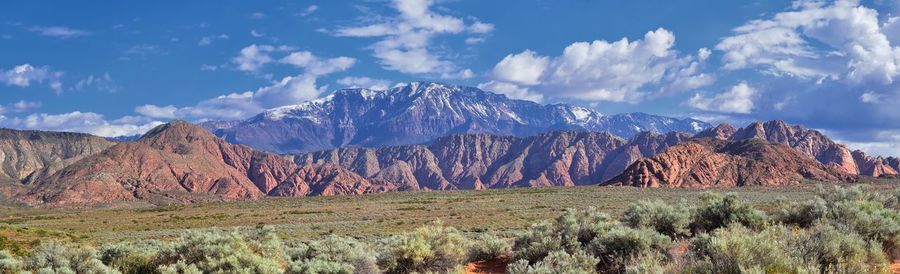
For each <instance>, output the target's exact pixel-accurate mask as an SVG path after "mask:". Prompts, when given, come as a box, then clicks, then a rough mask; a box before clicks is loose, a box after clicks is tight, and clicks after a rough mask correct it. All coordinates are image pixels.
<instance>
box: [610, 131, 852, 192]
mask: <svg viewBox="0 0 900 274" xmlns="http://www.w3.org/2000/svg"><path fill="white" fill-rule="evenodd" d="M807 180H814V181H824V182H849V181H852V180H853V177H851V176H848V175H845V174H844V173H842V172H840V171H837V170H835V169H833V168H830V167H827V166H825V165H822V164H821V163H818V162H816V161H815V160H813V159H811V158H809V157H808V156H806V155H803V154H800V153H799V152H797V151H796V150H794V149H792V148H790V147H788V146H786V145H783V144H775V143H768V142H765V141H761V140H743V141H735V142H729V141H723V140H716V139H699V140H696V141H691V142H687V143H683V144H680V145H677V146H674V147H671V148H669V149H667V150H666V151H664V152H663V153H660V154H658V155H656V156H653V157H651V158H647V159H644V160H640V161H638V162H636V163H635V164H633V165H631V166H630V167H628V169H627V170H625V172H623V173H622V174H621V175H619V176H616V177H615V178H613V179H611V180H609V181H607V182H605V183H604V184H603V185H626V186H637V187H673V188H685V187H688V188H706V187H734V186H748V185H763V186H769V185H795V184H800V183H802V182H804V181H807Z"/></svg>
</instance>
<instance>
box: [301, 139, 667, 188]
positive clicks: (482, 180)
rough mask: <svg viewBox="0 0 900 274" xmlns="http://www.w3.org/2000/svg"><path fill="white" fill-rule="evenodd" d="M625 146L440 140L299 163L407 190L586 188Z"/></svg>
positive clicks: (313, 156)
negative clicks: (331, 166) (606, 161)
mask: <svg viewBox="0 0 900 274" xmlns="http://www.w3.org/2000/svg"><path fill="white" fill-rule="evenodd" d="M650 136H654V137H653V138H655V139H654V140H656V139H659V140H660V141H662V140H665V139H666V138H663V137H655V136H657V135H653V134H651V135H650ZM659 136H662V135H659ZM673 136H674V135H673ZM679 136H680V135H679ZM673 138H674V137H673ZM624 143H625V141H624V140H622V139H621V138H618V137H615V136H613V135H611V134H608V133H599V132H575V131H560V132H550V133H544V134H540V135H537V136H532V137H527V138H519V137H510V136H494V135H488V134H464V135H451V136H447V137H443V138H439V139H438V140H436V141H435V142H434V143H432V144H431V145H429V146H422V145H410V146H396V147H385V148H378V149H371V148H343V149H335V150H327V151H320V152H314V153H307V154H302V155H297V156H296V157H295V161H296V162H297V163H300V164H310V163H330V164H337V165H341V166H343V167H346V168H348V169H350V170H352V171H354V172H356V173H359V174H360V175H362V176H364V177H366V178H369V179H372V180H377V181H387V182H394V183H395V184H396V185H397V186H398V187H400V188H406V189H428V190H444V189H483V188H502V187H511V186H554V185H583V184H592V183H597V182H600V181H601V178H603V176H604V174H603V172H605V170H607V168H606V166H605V164H604V159H606V158H607V157H608V156H609V155H610V153H612V152H613V151H615V150H616V149H617V148H619V147H621V146H622V145H623V144H624ZM655 147H656V145H654V149H655ZM649 150H653V149H649ZM622 169H624V166H623V167H622Z"/></svg>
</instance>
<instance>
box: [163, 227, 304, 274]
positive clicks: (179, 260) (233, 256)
mask: <svg viewBox="0 0 900 274" xmlns="http://www.w3.org/2000/svg"><path fill="white" fill-rule="evenodd" d="M155 260H156V264H157V265H160V269H161V270H162V269H168V268H170V265H173V264H174V265H175V266H171V267H175V268H176V269H178V270H183V271H192V270H193V269H194V268H196V269H198V270H200V271H202V272H203V273H236V272H237V273H259V274H263V273H282V272H283V267H282V266H283V265H286V264H287V262H286V256H285V255H284V254H283V249H282V245H281V242H280V240H278V238H277V236H274V233H271V231H268V230H265V229H260V230H258V231H257V234H256V235H255V236H252V237H244V236H243V235H241V234H240V233H237V232H227V233H201V232H188V233H187V234H185V235H184V236H182V237H181V238H180V239H179V240H178V241H176V242H175V243H174V244H172V245H171V246H170V247H167V248H163V249H162V250H160V252H159V253H158V254H157V258H156V259H155ZM182 265H184V266H182Z"/></svg>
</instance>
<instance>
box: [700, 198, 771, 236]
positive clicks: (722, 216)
mask: <svg viewBox="0 0 900 274" xmlns="http://www.w3.org/2000/svg"><path fill="white" fill-rule="evenodd" d="M691 219H692V220H691V224H690V227H691V230H692V231H694V232H695V233H699V232H710V231H713V230H715V229H717V228H720V227H726V226H728V225H730V224H732V223H738V224H741V225H743V226H746V227H750V228H761V227H762V226H763V224H765V221H766V215H765V214H764V213H762V212H761V211H758V210H755V209H753V208H752V207H750V205H748V204H746V203H744V202H742V201H740V200H739V199H738V197H737V194H734V193H728V194H726V195H722V194H719V193H714V192H704V193H703V194H701V195H700V205H699V206H698V207H697V208H695V209H694V212H693V214H692V216H691Z"/></svg>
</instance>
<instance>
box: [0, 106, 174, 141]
mask: <svg viewBox="0 0 900 274" xmlns="http://www.w3.org/2000/svg"><path fill="white" fill-rule="evenodd" d="M123 118H125V117H123ZM129 120H133V121H134V119H117V120H115V121H107V120H106V119H104V117H103V115H100V114H97V113H93V112H80V111H75V112H69V113H62V114H47V113H36V114H31V115H28V116H26V117H24V118H7V119H5V120H0V125H2V126H4V127H11V128H22V129H36V130H50V131H69V132H84V133H90V134H94V135H98V136H103V137H115V136H131V135H138V134H143V133H144V132H147V131H148V130H150V129H152V128H153V127H155V126H158V125H160V124H162V122H160V121H146V120H145V121H142V122H143V123H138V124H133V123H127V122H129ZM133 121H132V122H133Z"/></svg>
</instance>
